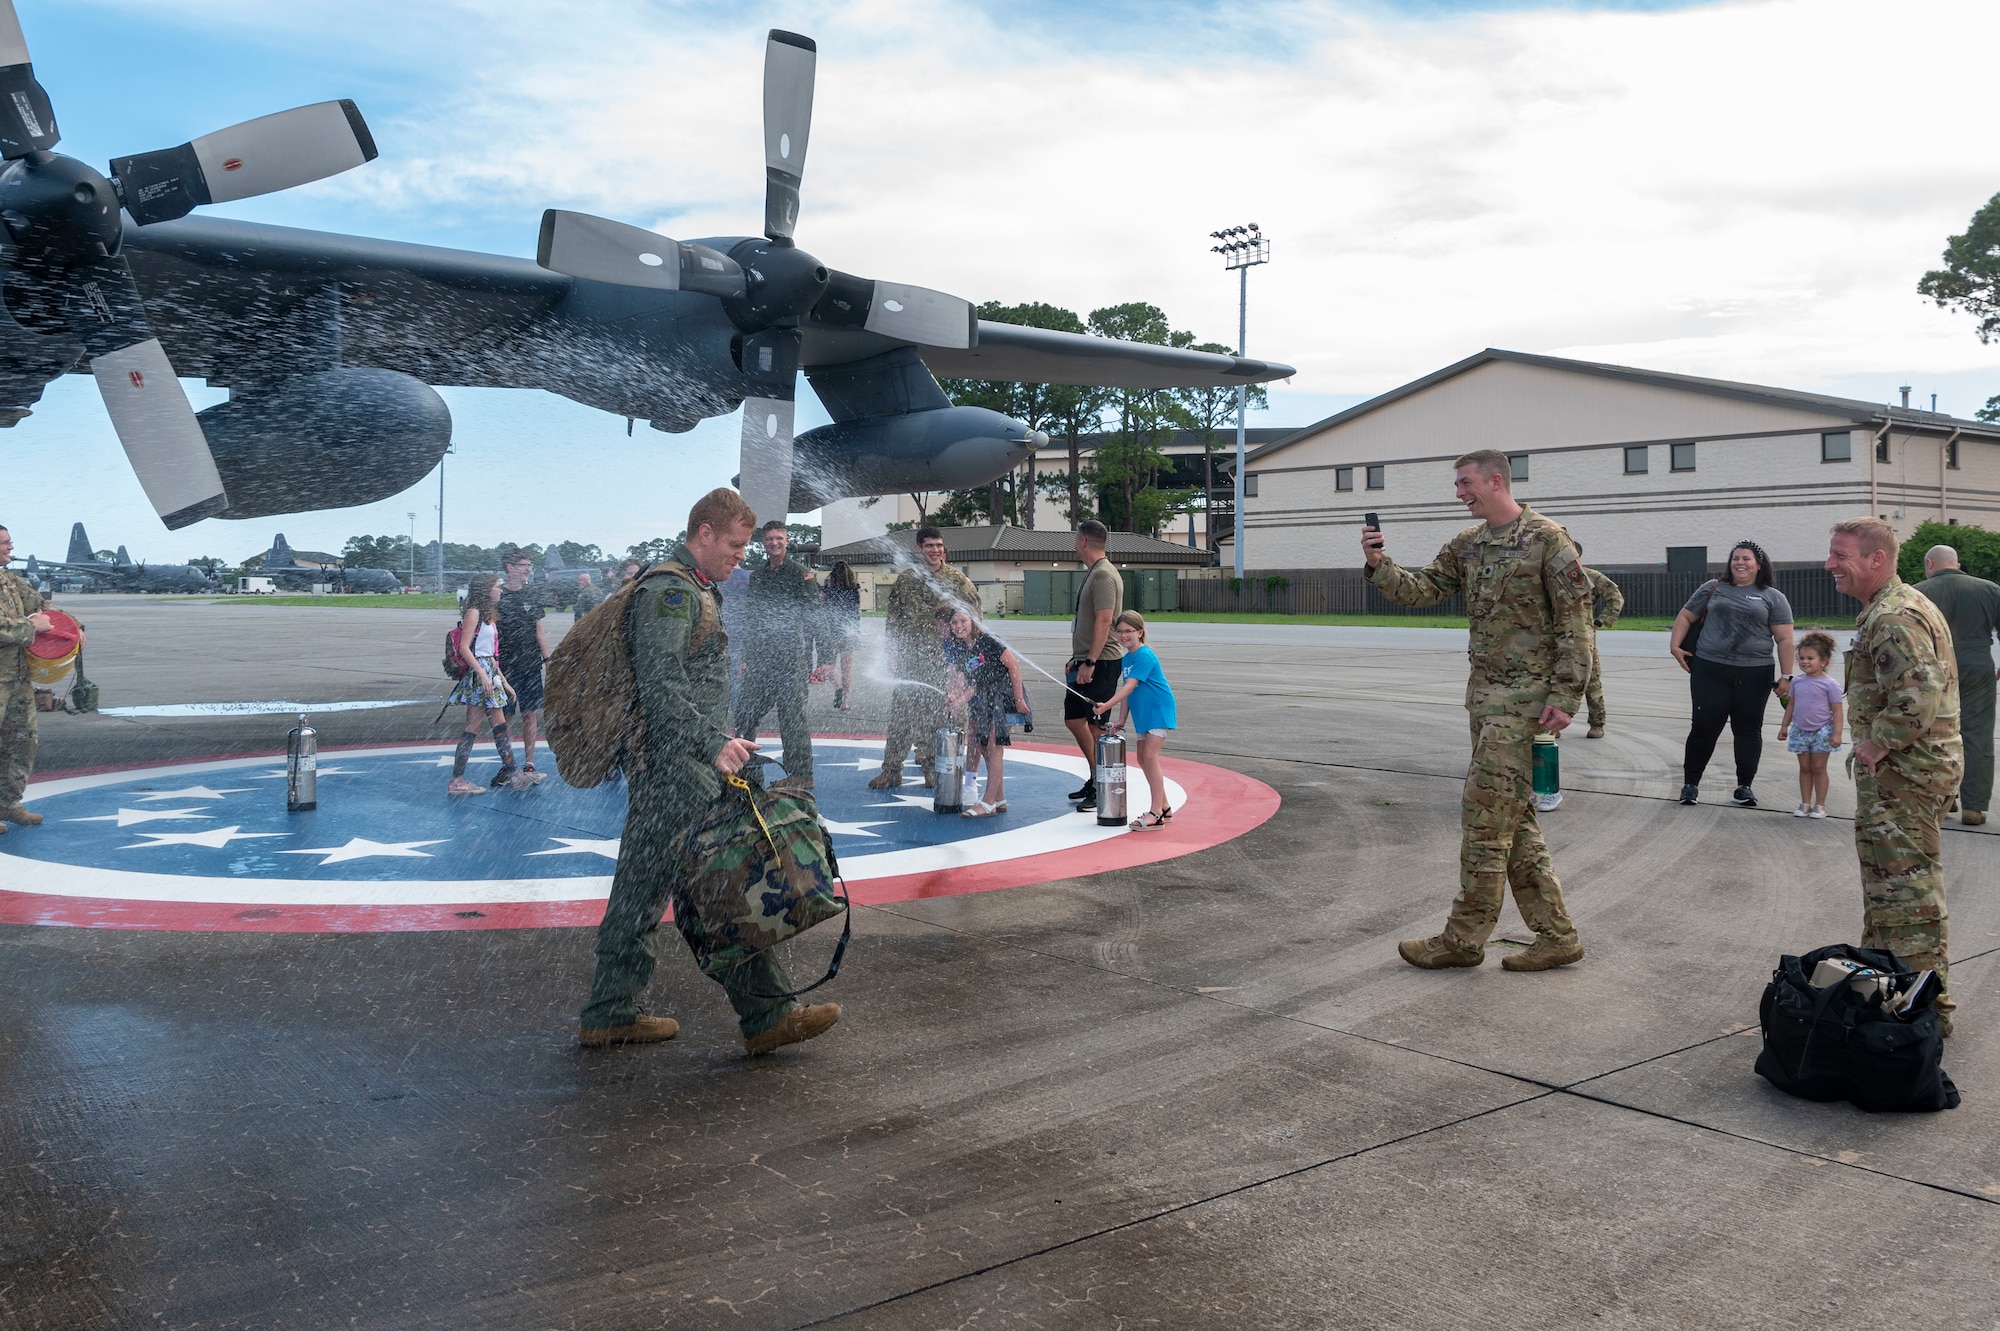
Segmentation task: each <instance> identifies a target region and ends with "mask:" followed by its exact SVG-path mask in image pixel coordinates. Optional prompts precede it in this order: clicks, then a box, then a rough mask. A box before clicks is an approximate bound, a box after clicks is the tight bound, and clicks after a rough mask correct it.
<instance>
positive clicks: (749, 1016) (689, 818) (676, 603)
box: [583, 546, 796, 1040]
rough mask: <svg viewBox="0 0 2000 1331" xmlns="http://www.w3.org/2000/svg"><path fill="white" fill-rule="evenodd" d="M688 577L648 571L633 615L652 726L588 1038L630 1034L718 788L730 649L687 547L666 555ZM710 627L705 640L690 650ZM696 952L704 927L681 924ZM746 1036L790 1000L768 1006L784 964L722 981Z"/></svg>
mask: <svg viewBox="0 0 2000 1331" xmlns="http://www.w3.org/2000/svg"><path fill="white" fill-rule="evenodd" d="M668 559H669V560H670V561H672V562H675V563H678V564H680V565H682V569H673V568H667V567H664V566H656V567H655V568H654V569H652V570H651V571H649V572H648V573H647V574H646V576H645V580H644V581H643V582H642V583H641V584H640V586H639V590H638V591H637V592H635V593H634V594H633V596H632V600H631V603H630V605H629V607H628V610H627V618H626V630H625V631H626V638H627V641H628V642H629V643H630V645H631V651H632V673H633V675H634V676H635V677H636V680H637V690H638V700H639V706H640V709H641V711H642V712H643V713H644V715H645V720H646V748H645V753H646V767H645V770H644V771H643V772H637V773H632V774H630V775H628V777H627V778H626V798H627V802H626V809H625V832H624V837H623V839H622V840H621V841H620V842H619V844H618V868H617V870H616V871H615V872H614V873H613V875H612V878H611V899H610V900H609V901H608V902H606V903H605V907H604V922H603V923H602V924H600V925H599V926H598V929H597V975H596V978H595V979H594V980H592V982H591V986H590V1002H589V1004H588V1005H586V1006H585V1008H584V1009H583V1029H585V1030H604V1029H607V1028H612V1027H618V1026H629V1025H631V1024H632V1022H633V1021H635V1020H636V1019H637V1018H638V1016H639V1004H638V996H639V991H640V990H642V989H644V988H645V987H646V984H647V982H648V981H650V980H651V979H652V977H653V963H654V962H655V961H656V960H658V958H659V936H660V935H659V930H660V917H661V916H662V915H663V914H665V912H666V908H667V902H668V900H669V898H670V897H671V895H672V893H673V888H674V880H675V878H676V876H677V874H678V872H679V865H678V861H679V856H680V848H681V843H682V842H683V841H684V840H686V839H687V834H688V833H689V832H690V831H691V830H693V828H694V826H695V824H697V823H698V822H700V821H701V819H702V817H703V816H704V815H705V814H706V813H707V812H708V810H709V807H710V805H711V804H712V803H713V802H714V800H715V796H716V794H717V792H718V791H719V790H720V788H721V777H720V776H719V775H718V774H717V772H716V770H715V766H714V763H715V755H716V754H718V753H720V752H721V751H722V746H723V745H724V744H726V743H728V741H729V728H728V720H729V643H728V638H727V636H726V635H725V634H724V633H723V632H722V625H721V614H720V607H721V603H722V590H721V588H719V587H717V586H716V585H715V584H714V583H712V582H710V581H709V580H708V579H706V578H704V577H702V576H701V575H700V573H698V572H696V571H695V564H694V556H692V555H691V554H689V553H688V551H687V548H686V547H685V546H676V547H674V550H673V553H672V554H671V555H669V556H668ZM698 625H705V626H706V628H707V630H708V631H707V634H706V637H705V640H704V641H702V642H701V644H700V645H699V646H698V647H697V646H695V645H694V638H695V636H696V635H695V630H696V628H697V626H698ZM674 923H675V925H676V926H677V927H678V928H679V930H680V932H681V936H682V937H683V938H684V939H686V940H687V943H688V946H689V947H690V948H696V949H698V948H699V946H700V942H701V924H700V921H698V920H695V919H692V918H689V919H685V920H684V919H681V918H679V917H678V916H676V918H675V920H674ZM722 987H723V989H724V990H725V991H726V992H727V993H728V995H729V1001H730V1004H731V1005H732V1006H733V1007H734V1008H735V1009H736V1014H737V1017H738V1018H739V1019H740V1023H741V1026H742V1030H743V1038H744V1039H746V1040H747V1039H749V1038H750V1037H752V1036H755V1035H761V1034H762V1033H763V1032H764V1031H766V1030H769V1029H770V1028H771V1027H772V1026H775V1025H777V1023H778V1021H779V1020H780V1019H781V1018H782V1017H783V1016H784V1015H785V1013H787V1012H789V1011H790V1010H791V1009H792V1008H793V1007H794V1006H796V1004H795V1003H793V1001H792V1000H791V999H789V998H773V997H770V995H774V994H782V993H785V992H786V991H788V990H790V989H791V987H792V982H791V979H790V978H789V977H788V976H787V975H786V974H785V970H784V967H783V966H782V965H780V964H779V962H778V959H777V958H776V957H775V956H772V955H770V954H769V953H759V954H758V955H756V956H754V957H752V958H751V959H750V960H748V961H746V962H744V963H743V964H742V965H740V966H738V967H736V968H735V969H734V970H733V971H731V972H730V973H729V976H728V978H727V979H726V980H725V981H724V982H723V986H722Z"/></svg>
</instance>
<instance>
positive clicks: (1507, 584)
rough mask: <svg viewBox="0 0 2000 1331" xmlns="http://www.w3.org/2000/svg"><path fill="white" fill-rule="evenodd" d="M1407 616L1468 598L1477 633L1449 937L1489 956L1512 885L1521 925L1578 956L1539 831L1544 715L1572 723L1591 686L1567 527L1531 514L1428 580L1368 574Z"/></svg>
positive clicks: (1441, 558)
mask: <svg viewBox="0 0 2000 1331" xmlns="http://www.w3.org/2000/svg"><path fill="white" fill-rule="evenodd" d="M1368 577H1369V580H1370V581H1371V582H1373V583H1374V584H1375V586H1376V589H1377V590H1379V591H1380V592H1381V593H1382V594H1383V595H1384V596H1387V597H1388V598H1389V599H1390V600H1392V601H1395V602H1397V603H1398V604H1400V605H1436V604H1437V603H1438V602H1440V601H1444V600H1447V599H1449V598H1450V597H1451V595H1452V594H1453V593H1454V592H1459V591H1463V592H1464V593H1465V613H1466V616H1467V618H1469V619H1470V620H1471V626H1472V642H1471V657H1472V673H1471V675H1470V677H1469V678H1468V679H1467V680H1466V684H1465V709H1466V711H1467V712H1469V713H1471V717H1472V765H1471V766H1470V767H1469V768H1468V769H1467V770H1466V774H1465V795H1464V799H1463V801H1462V803H1461V804H1460V826H1461V829H1462V831H1461V837H1462V839H1461V842H1460V846H1459V892H1458V899H1457V900H1456V901H1454V902H1453V903H1452V908H1451V920H1450V922H1449V923H1448V924H1446V925H1445V930H1444V936H1445V938H1446V939H1447V940H1449V941H1450V942H1452V943H1455V944H1456V945H1457V946H1458V947H1459V948H1461V949H1463V950H1464V951H1466V952H1468V953H1473V952H1476V951H1478V950H1479V949H1482V948H1483V947H1484V946H1485V944H1486V939H1487V937H1488V936H1489V935H1491V934H1492V932H1493V927H1494V925H1496V924H1497V923H1499V920H1500V903H1501V901H1502V899H1503V898H1504V896H1505V895H1506V892H1507V889H1508V887H1509V886H1510V885H1511V886H1512V888H1513V890H1514V904H1515V905H1517V906H1519V907H1520V909H1521V918H1522V919H1524V920H1526V921H1527V923H1528V927H1529V928H1531V929H1533V930H1534V931H1535V932H1536V933H1537V934H1538V935H1540V936H1541V939H1542V940H1543V941H1544V942H1547V943H1549V944H1551V945H1555V946H1569V945H1573V944H1574V943H1575V942H1576V926H1575V925H1574V924H1572V923H1571V922H1570V918H1569V913H1568V911H1566V910H1565V909H1564V908H1563V899H1562V884H1561V883H1560V882H1558V881H1557V879H1556V875H1555V869H1554V866H1553V865H1551V863H1550V862H1549V849H1548V846H1547V845H1546V844H1544V843H1543V841H1542V832H1541V828H1540V826H1539V825H1538V824H1537V823H1536V822H1535V808H1534V804H1533V802H1532V796H1533V794H1534V789H1533V780H1532V770H1531V764H1532V761H1533V758H1532V754H1533V748H1534V739H1535V735H1536V733H1537V732H1538V731H1540V729H1541V726H1540V718H1541V714H1542V707H1543V706H1544V705H1545V704H1546V705H1552V706H1554V707H1556V708H1558V709H1560V710H1562V711H1564V712H1567V713H1569V714H1570V715H1571V716H1574V715H1576V710H1577V708H1578V707H1579V706H1581V705H1582V703H1583V691H1584V686H1585V684H1586V683H1587V682H1588V681H1589V679H1590V638H1591V634H1590V602H1591V586H1590V579H1589V577H1588V576H1587V575H1586V574H1585V571H1584V567H1583V562H1582V561H1581V560H1580V559H1579V558H1578V557H1577V553H1576V547H1575V546H1574V545H1572V544H1570V540H1569V536H1568V534H1567V533H1565V532H1564V531H1563V529H1562V528H1561V527H1559V526H1558V525H1556V524H1555V523H1554V522H1551V521H1550V520H1549V519H1547V518H1545V517H1543V516H1542V515H1541V514H1539V513H1536V512H1535V511H1534V510H1533V509H1530V508H1526V507H1523V508H1522V510H1521V516H1520V517H1518V518H1516V519H1515V520H1514V521H1512V522H1510V523H1508V524H1507V525H1506V526H1504V527H1501V528H1499V529H1498V530H1495V529H1494V528H1492V527H1490V526H1489V525H1488V524H1486V523H1484V522H1482V523H1480V524H1479V525H1478V526H1476V527H1468V528H1466V529H1465V530H1464V531H1462V532H1460V533H1459V534H1458V535H1457V536H1454V537H1453V538H1452V539H1451V540H1450V541H1449V542H1448V543H1447V544H1446V545H1445V547H1444V549H1442V550H1440V551H1439V552H1438V557H1437V558H1436V559H1435V560H1433V561H1432V563H1431V565H1430V567H1429V568H1426V569H1423V570H1422V571H1414V570H1410V569H1405V568H1401V567H1398V566H1397V564H1396V563H1395V561H1394V560H1392V559H1390V558H1389V557H1388V556H1387V555H1384V556H1383V558H1382V562H1381V563H1380V564H1378V565H1377V566H1376V567H1375V568H1374V569H1372V570H1370V571H1369V574H1368Z"/></svg>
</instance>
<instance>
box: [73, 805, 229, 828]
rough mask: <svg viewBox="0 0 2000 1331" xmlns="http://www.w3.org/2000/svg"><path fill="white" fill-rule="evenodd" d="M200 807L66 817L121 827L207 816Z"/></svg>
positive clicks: (124, 810)
mask: <svg viewBox="0 0 2000 1331" xmlns="http://www.w3.org/2000/svg"><path fill="white" fill-rule="evenodd" d="M206 817H208V815H207V814H205V813H203V812H202V811H201V810H200V809H120V810H119V811H118V812H117V813H101V814H98V815H97V816H96V817H94V818H65V819H63V821H64V822H66V823H116V824H118V825H119V826H120V827H130V826H131V825H132V824H134V823H151V822H157V821H159V820H160V819H162V818H206Z"/></svg>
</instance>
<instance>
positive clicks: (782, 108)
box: [764, 28, 819, 240]
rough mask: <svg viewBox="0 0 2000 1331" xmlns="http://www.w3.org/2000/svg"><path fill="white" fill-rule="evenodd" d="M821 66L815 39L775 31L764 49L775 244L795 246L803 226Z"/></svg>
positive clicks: (767, 214)
mask: <svg viewBox="0 0 2000 1331" xmlns="http://www.w3.org/2000/svg"><path fill="white" fill-rule="evenodd" d="M818 63H819V46H818V44H817V43H815V42H814V41H813V39H812V38H810V37H801V36H799V35H798V34H797V33H795V32H785V31H783V30H782V29H779V28H773V29H771V35H770V38H769V39H768V40H767V41H766V42H765V44H764V234H765V235H766V236H769V237H770V238H771V239H772V240H790V239H791V238H792V228H793V227H795V226H797V225H798V220H799V185H800V183H801V181H802V180H803V179H804V176H805V171H806V140H807V138H808V137H810V135H811V134H812V113H813V76H814V72H815V69H816V67H817V65H818Z"/></svg>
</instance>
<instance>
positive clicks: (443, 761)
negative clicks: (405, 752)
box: [403, 753, 500, 767]
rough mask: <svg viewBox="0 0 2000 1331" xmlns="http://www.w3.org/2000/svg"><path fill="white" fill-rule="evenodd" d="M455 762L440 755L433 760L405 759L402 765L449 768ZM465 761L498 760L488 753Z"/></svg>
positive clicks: (452, 758)
mask: <svg viewBox="0 0 2000 1331" xmlns="http://www.w3.org/2000/svg"><path fill="white" fill-rule="evenodd" d="M456 761H458V760H457V759H456V758H454V757H452V756H451V755H450V754H448V753H446V754H440V755H439V756H437V757H435V758H405V759H404V760H403V764H404V766H406V767H449V766H451V765H452V764H453V763H454V762H456ZM466 761H467V762H471V763H497V762H499V761H500V759H499V758H498V757H497V756H495V755H494V754H490V753H486V754H479V753H475V754H473V755H472V756H471V757H470V758H468V759H466Z"/></svg>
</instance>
